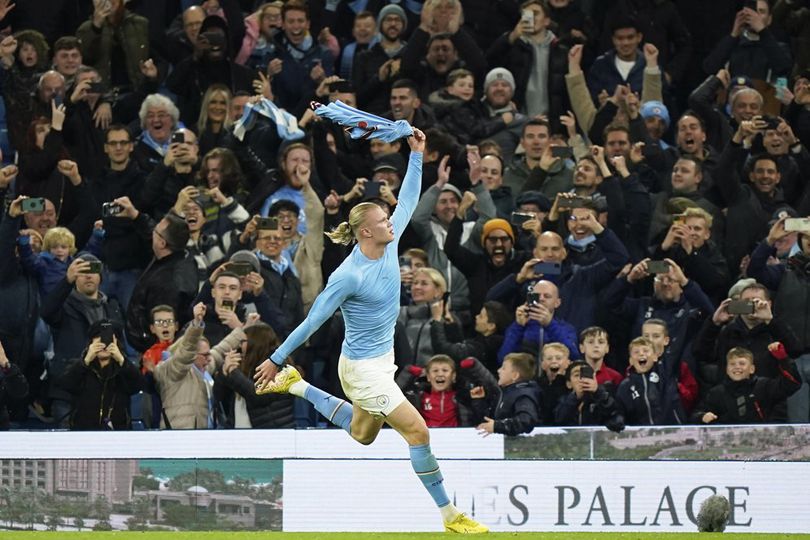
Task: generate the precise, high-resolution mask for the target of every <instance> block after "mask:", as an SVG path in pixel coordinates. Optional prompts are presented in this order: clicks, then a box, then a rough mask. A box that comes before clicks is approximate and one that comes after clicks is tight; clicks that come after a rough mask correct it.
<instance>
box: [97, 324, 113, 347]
mask: <svg viewBox="0 0 810 540" xmlns="http://www.w3.org/2000/svg"><path fill="white" fill-rule="evenodd" d="M99 339H100V340H101V342H102V343H103V344H104V345H109V344H110V343H112V342H113V325H112V324H110V323H102V324H101V332H100V333H99Z"/></svg>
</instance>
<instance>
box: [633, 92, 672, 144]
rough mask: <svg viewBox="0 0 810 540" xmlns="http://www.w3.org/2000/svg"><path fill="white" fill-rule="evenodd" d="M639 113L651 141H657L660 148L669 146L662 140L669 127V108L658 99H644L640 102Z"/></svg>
mask: <svg viewBox="0 0 810 540" xmlns="http://www.w3.org/2000/svg"><path fill="white" fill-rule="evenodd" d="M639 114H640V115H641V117H642V118H643V119H644V125H645V126H646V127H647V135H649V137H650V139H651V141H652V142H654V143H657V144H658V145H659V146H660V147H661V149H662V150H666V149H667V148H669V147H670V145H669V143H667V142H666V141H665V140H664V134H666V132H667V130H668V129H669V109H667V106H666V105H664V104H663V103H662V102H660V101H658V100H651V101H645V102H644V103H642V104H641V109H639Z"/></svg>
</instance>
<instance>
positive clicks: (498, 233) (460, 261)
mask: <svg viewBox="0 0 810 540" xmlns="http://www.w3.org/2000/svg"><path fill="white" fill-rule="evenodd" d="M463 232H464V222H463V221H462V220H461V219H460V218H459V217H458V216H454V217H453V219H452V221H451V222H450V226H449V227H448V229H447V238H446V239H445V241H444V252H445V253H446V254H447V259H448V260H449V261H450V262H451V263H452V264H453V266H454V267H455V268H458V269H459V270H460V271H461V273H462V274H464V277H465V278H466V279H467V283H468V284H469V287H470V311H471V312H472V313H473V314H478V312H479V311H481V307H482V306H483V305H484V300H485V298H486V295H487V291H489V289H490V288H491V287H492V286H493V285H495V284H496V283H498V282H499V281H500V280H502V279H504V278H505V277H506V276H508V275H509V274H512V273H515V272H518V271H519V270H520V268H521V267H522V266H523V263H525V262H526V260H527V258H528V254H526V253H525V252H521V253H518V252H516V251H515V233H514V231H513V229H512V226H511V225H510V224H509V222H508V221H506V220H505V219H500V218H495V219H490V220H487V221H486V222H485V223H484V226H483V228H482V230H481V237H480V242H481V245H482V246H483V248H484V252H483V253H480V252H476V251H472V250H470V249H468V248H467V247H464V246H463V245H462V242H461V240H462V236H463Z"/></svg>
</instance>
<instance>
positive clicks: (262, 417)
mask: <svg viewBox="0 0 810 540" xmlns="http://www.w3.org/2000/svg"><path fill="white" fill-rule="evenodd" d="M214 393H215V395H216V396H217V398H218V399H219V401H220V403H222V405H223V406H224V408H225V415H226V418H227V420H226V422H227V424H226V426H225V427H228V428H232V427H234V421H235V417H234V402H235V400H236V394H239V395H240V396H242V398H244V400H245V402H246V404H247V412H248V416H249V417H250V425H251V427H253V428H256V429H282V428H294V427H295V411H294V406H295V397H293V396H292V395H290V394H264V395H261V396H259V395H256V387H255V386H254V384H253V381H252V380H250V379H248V377H246V376H245V374H244V373H242V372H241V371H240V370H239V368H236V369H234V370H233V371H231V372H230V373H229V374H228V376H227V377H226V376H225V375H224V374H223V373H222V371H220V370H217V373H216V374H215V376H214Z"/></svg>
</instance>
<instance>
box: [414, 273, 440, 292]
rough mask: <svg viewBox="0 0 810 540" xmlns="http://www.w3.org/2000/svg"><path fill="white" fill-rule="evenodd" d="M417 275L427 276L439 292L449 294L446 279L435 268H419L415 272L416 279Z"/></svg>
mask: <svg viewBox="0 0 810 540" xmlns="http://www.w3.org/2000/svg"><path fill="white" fill-rule="evenodd" d="M417 274H425V275H427V277H428V279H430V281H432V282H433V284H434V285H435V286H436V287H437V288H438V289H439V291H441V293H442V294H444V293H446V292H447V280H446V279H444V276H443V275H442V273H441V272H439V271H438V270H436V269H435V268H428V267H424V268H417V269H416V270H414V271H413V277H414V278H415V277H416V275H417Z"/></svg>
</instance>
